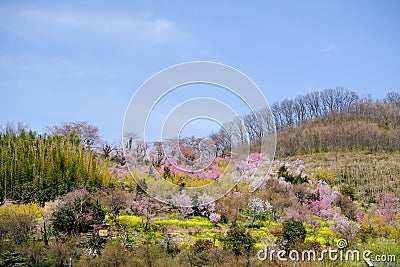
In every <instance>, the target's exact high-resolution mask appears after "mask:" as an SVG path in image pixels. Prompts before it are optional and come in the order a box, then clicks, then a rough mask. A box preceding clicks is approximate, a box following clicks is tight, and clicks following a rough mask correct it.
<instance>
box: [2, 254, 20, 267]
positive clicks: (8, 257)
mask: <svg viewBox="0 0 400 267" xmlns="http://www.w3.org/2000/svg"><path fill="white" fill-rule="evenodd" d="M24 262H25V259H24V258H22V257H21V256H20V255H18V254H17V253H14V252H9V251H7V252H4V253H2V254H1V255H0V267H10V266H17V264H23V263H24Z"/></svg>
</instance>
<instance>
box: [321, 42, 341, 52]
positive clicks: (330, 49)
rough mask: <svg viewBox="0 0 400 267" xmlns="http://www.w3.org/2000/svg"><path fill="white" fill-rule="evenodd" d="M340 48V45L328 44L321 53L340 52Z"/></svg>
mask: <svg viewBox="0 0 400 267" xmlns="http://www.w3.org/2000/svg"><path fill="white" fill-rule="evenodd" d="M341 48H342V47H341V46H340V45H336V44H330V45H327V46H325V47H324V48H322V49H321V52H324V53H329V52H333V51H337V50H340V49H341Z"/></svg>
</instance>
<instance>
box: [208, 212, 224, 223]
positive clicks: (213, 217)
mask: <svg viewBox="0 0 400 267" xmlns="http://www.w3.org/2000/svg"><path fill="white" fill-rule="evenodd" d="M209 218H210V222H212V223H213V224H214V225H216V224H217V223H218V222H219V221H220V220H221V215H220V214H219V213H214V212H213V213H211V214H210V217H209Z"/></svg>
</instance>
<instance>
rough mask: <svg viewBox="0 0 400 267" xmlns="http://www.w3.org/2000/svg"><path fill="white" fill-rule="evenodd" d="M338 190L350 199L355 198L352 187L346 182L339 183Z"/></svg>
mask: <svg viewBox="0 0 400 267" xmlns="http://www.w3.org/2000/svg"><path fill="white" fill-rule="evenodd" d="M339 191H340V193H342V195H344V196H348V197H349V198H350V199H351V200H352V201H354V200H355V199H356V196H355V192H354V188H353V187H352V186H350V185H348V184H341V185H340V186H339Z"/></svg>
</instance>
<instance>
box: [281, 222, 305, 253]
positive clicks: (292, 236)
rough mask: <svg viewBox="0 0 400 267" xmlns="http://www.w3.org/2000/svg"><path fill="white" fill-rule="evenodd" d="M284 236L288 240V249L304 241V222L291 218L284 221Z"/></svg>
mask: <svg viewBox="0 0 400 267" xmlns="http://www.w3.org/2000/svg"><path fill="white" fill-rule="evenodd" d="M282 231H283V232H282V238H283V239H284V240H285V241H286V244H285V245H284V247H285V248H286V249H290V248H293V247H294V246H295V245H296V244H298V243H304V240H305V238H306V234H307V231H306V228H305V226H304V225H303V223H302V222H300V221H296V220H294V219H290V220H287V221H284V222H283V223H282Z"/></svg>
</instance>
